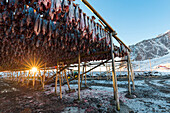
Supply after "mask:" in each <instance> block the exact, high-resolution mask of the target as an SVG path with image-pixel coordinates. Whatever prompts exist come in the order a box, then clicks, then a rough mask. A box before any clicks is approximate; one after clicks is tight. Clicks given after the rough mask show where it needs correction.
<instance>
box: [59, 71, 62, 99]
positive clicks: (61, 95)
mask: <svg viewBox="0 0 170 113" xmlns="http://www.w3.org/2000/svg"><path fill="white" fill-rule="evenodd" d="M61 76H62V74H61V73H60V74H59V82H60V99H62V89H61Z"/></svg>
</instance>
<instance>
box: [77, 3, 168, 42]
mask: <svg viewBox="0 0 170 113" xmlns="http://www.w3.org/2000/svg"><path fill="white" fill-rule="evenodd" d="M87 1H88V2H89V3H90V4H91V5H92V6H93V7H94V8H95V9H96V10H97V11H98V12H99V14H101V16H102V17H103V18H104V19H105V20H106V21H107V22H108V23H109V24H110V25H111V26H112V28H113V29H114V30H115V31H116V32H117V33H118V37H119V38H120V39H121V40H122V41H123V42H125V43H126V44H127V45H132V44H135V43H137V42H139V41H142V40H146V39H150V38H154V37H156V36H157V35H159V34H162V33H165V32H166V31H168V30H170V0H87ZM75 3H78V4H80V7H81V8H82V9H83V11H84V12H85V13H87V15H89V16H92V15H94V14H93V13H91V11H90V10H89V9H88V8H87V7H86V6H85V5H84V4H83V3H82V2H81V0H76V1H75ZM96 20H98V19H96Z"/></svg>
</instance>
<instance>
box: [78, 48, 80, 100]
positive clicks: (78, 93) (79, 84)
mask: <svg viewBox="0 0 170 113" xmlns="http://www.w3.org/2000/svg"><path fill="white" fill-rule="evenodd" d="M78 100H80V51H79V53H78Z"/></svg>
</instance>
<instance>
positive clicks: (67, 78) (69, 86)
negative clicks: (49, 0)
mask: <svg viewBox="0 0 170 113" xmlns="http://www.w3.org/2000/svg"><path fill="white" fill-rule="evenodd" d="M64 75H65V78H66V81H67V85H68V89H69V90H71V88H70V84H69V81H68V78H67V75H66V70H64Z"/></svg>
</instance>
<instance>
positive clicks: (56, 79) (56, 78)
mask: <svg viewBox="0 0 170 113" xmlns="http://www.w3.org/2000/svg"><path fill="white" fill-rule="evenodd" d="M57 81H58V61H57V67H56V77H55V94H56V95H57Z"/></svg>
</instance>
